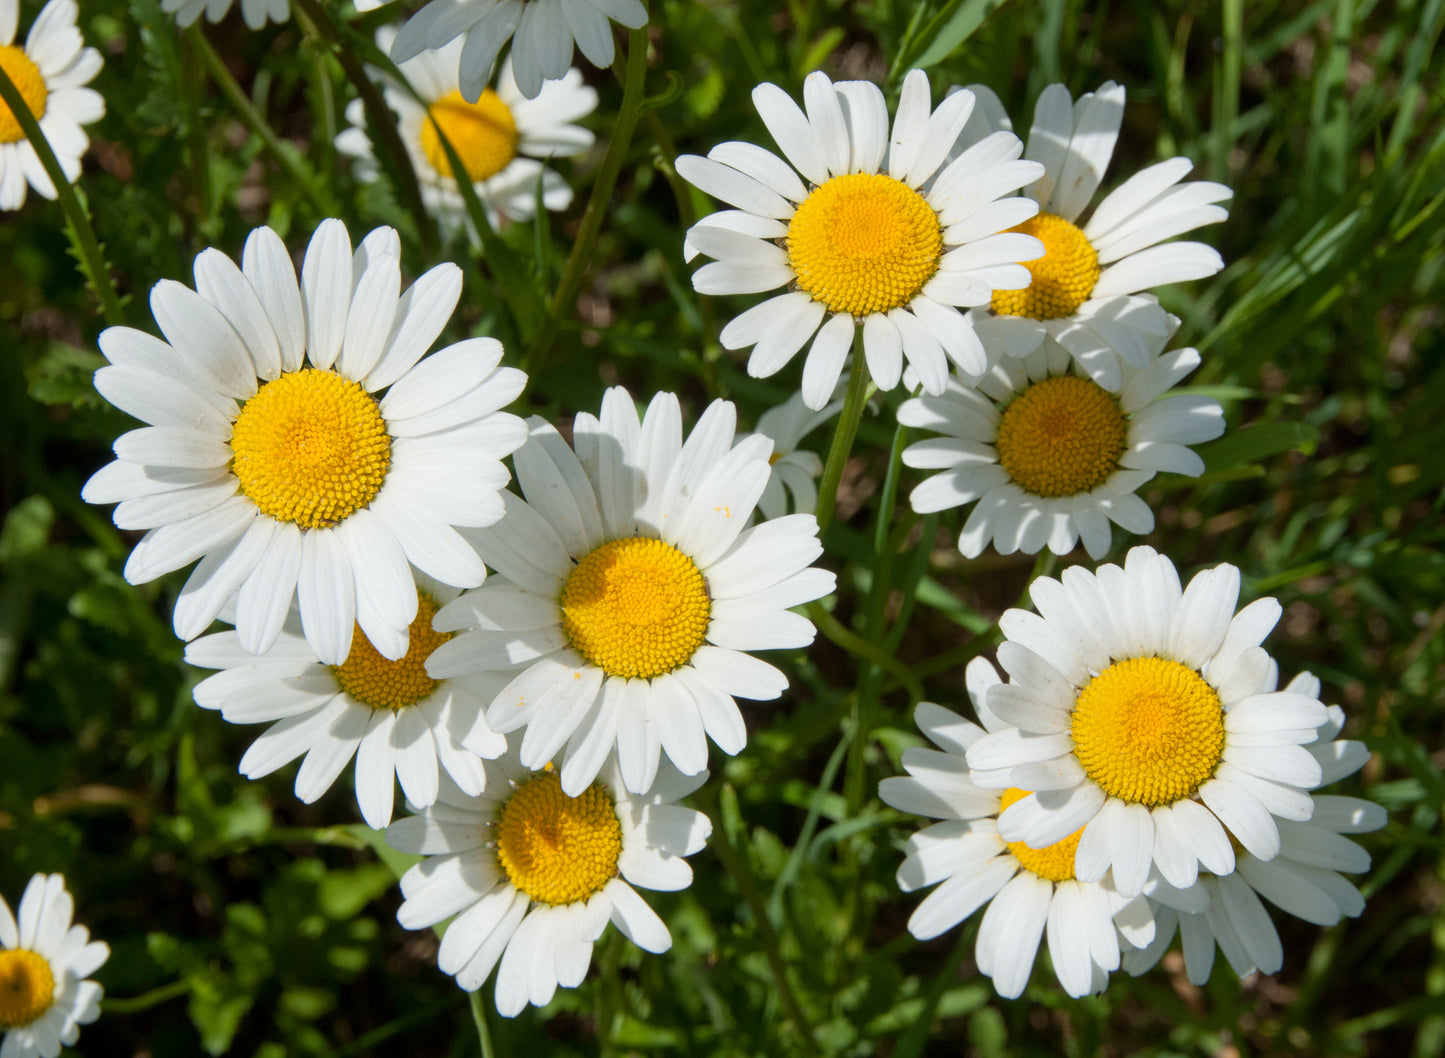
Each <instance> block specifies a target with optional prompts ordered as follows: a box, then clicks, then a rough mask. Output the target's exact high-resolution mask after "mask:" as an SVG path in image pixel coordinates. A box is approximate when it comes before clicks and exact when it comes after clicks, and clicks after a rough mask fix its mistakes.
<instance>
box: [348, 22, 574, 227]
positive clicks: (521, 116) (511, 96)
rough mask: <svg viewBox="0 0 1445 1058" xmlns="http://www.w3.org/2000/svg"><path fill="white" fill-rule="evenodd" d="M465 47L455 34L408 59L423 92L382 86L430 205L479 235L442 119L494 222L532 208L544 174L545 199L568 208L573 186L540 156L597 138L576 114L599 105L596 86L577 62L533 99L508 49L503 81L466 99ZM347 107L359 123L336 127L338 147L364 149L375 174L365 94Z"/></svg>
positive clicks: (388, 31) (365, 165) (385, 44)
mask: <svg viewBox="0 0 1445 1058" xmlns="http://www.w3.org/2000/svg"><path fill="white" fill-rule="evenodd" d="M395 35H396V31H395V30H394V29H392V28H391V27H383V28H382V29H381V30H380V31H378V33H377V35H376V42H377V44H378V46H380V47H381V49H382V50H383V51H385V50H387V49H389V48H390V47H391V41H392V38H393V37H394V36H395ZM461 50H462V43H461V41H459V40H456V41H453V42H452V43H450V44H448V45H447V46H446V47H444V48H442V49H441V50H440V51H427V52H423V53H422V54H420V55H418V56H417V57H416V58H414V59H411V60H410V61H408V62H406V63H404V64H403V65H402V67H401V72H402V73H403V74H405V75H406V79H407V81H408V82H409V83H410V85H411V87H412V88H413V89H414V90H415V91H416V93H417V95H419V96H420V97H421V99H422V101H423V102H420V103H419V102H417V99H416V98H415V97H414V96H413V95H412V94H411V93H409V92H407V91H404V90H403V89H402V88H400V87H399V86H397V85H396V84H395V83H394V82H390V81H388V83H387V84H386V87H385V95H386V102H387V105H388V106H389V107H390V108H391V109H392V110H394V111H396V115H397V122H398V126H399V128H400V131H401V139H402V142H403V143H405V144H406V146H407V151H408V152H409V154H410V155H411V164H412V167H413V168H414V169H415V170H416V172H417V176H418V178H419V180H420V183H421V195H422V201H423V202H424V203H425V205H426V208H427V210H428V211H429V212H430V213H431V214H432V215H434V216H435V217H437V219H438V220H439V221H440V222H441V224H442V227H443V229H444V231H445V233H446V234H447V236H448V237H450V236H451V235H452V234H454V233H455V232H456V231H458V230H459V229H461V228H464V227H465V228H466V229H467V230H468V232H469V233H470V234H471V237H472V238H473V239H476V237H477V235H476V232H474V231H471V221H470V219H469V218H468V216H467V208H466V204H465V202H464V201H463V199H462V196H461V192H460V191H458V190H457V181H456V179H455V177H454V175H453V173H452V167H451V162H450V160H449V159H448V158H447V156H446V151H445V149H444V148H443V147H442V143H441V137H440V136H439V135H438V133H437V130H438V129H440V130H441V131H442V132H443V133H445V134H446V138H447V140H448V141H449V142H450V143H451V145H452V147H453V148H454V149H455V150H456V152H457V154H458V155H459V156H460V158H461V160H462V165H463V166H464V167H465V169H466V172H467V177H468V179H469V180H470V181H471V183H472V186H473V187H474V188H475V189H476V192H477V198H478V199H480V200H481V203H482V205H483V207H484V208H485V209H486V211H487V220H488V222H489V223H490V224H491V225H492V226H493V227H496V226H497V222H498V218H499V217H506V218H507V219H508V220H516V221H521V220H527V219H529V218H530V217H531V216H532V215H533V213H534V212H535V211H536V198H537V181H538V180H539V179H540V180H541V182H542V205H543V206H545V207H546V208H547V209H549V210H560V209H566V208H567V207H568V206H569V205H571V203H572V189H571V188H570V187H569V186H568V185H567V182H566V181H565V180H563V179H562V177H561V175H560V174H558V173H557V172H556V171H555V170H553V169H550V168H548V167H547V166H546V165H544V164H543V162H542V161H539V159H543V160H545V159H548V158H552V157H558V158H565V157H568V156H570V155H574V154H578V153H580V152H581V151H584V150H586V149H587V148H588V147H590V146H592V133H591V132H589V131H588V130H586V129H584V128H582V127H581V126H580V125H574V124H572V122H574V121H576V120H577V119H578V118H581V117H583V116H585V115H587V114H590V113H592V111H594V110H596V109H597V92H596V91H595V90H594V89H592V88H589V87H588V86H587V85H584V84H583V83H582V74H581V73H580V72H578V71H577V70H568V71H567V72H566V74H565V75H564V76H563V77H562V78H561V80H557V81H548V82H547V83H546V84H545V85H543V86H542V90H541V92H540V93H538V94H537V97H536V98H535V99H527V98H526V97H524V96H523V95H522V93H521V92H520V91H519V90H518V89H517V83H516V81H514V80H513V79H512V62H511V59H510V58H509V59H506V60H504V61H503V62H502V69H501V72H500V73H499V74H498V75H497V87H496V89H495V90H493V89H491V88H487V89H484V90H483V92H482V94H481V97H480V98H479V99H478V100H477V101H476V102H475V103H468V102H467V101H466V100H465V99H463V98H462V95H461V92H460V91H458V89H457V84H458V79H457V78H458V73H457V64H458V62H459V61H460V58H461ZM346 117H347V120H349V121H350V122H351V125H352V127H351V128H348V129H346V130H345V131H343V132H342V133H341V134H340V135H339V136H337V137H336V147H337V149H338V150H339V151H341V152H342V153H343V154H347V155H350V156H352V157H354V158H357V159H360V164H359V165H358V166H357V175H358V176H359V177H360V178H361V179H362V180H367V181H370V180H375V179H376V178H377V166H376V160H375V157H374V155H373V154H372V149H371V141H370V140H369V139H368V138H367V135H366V113H365V107H364V106H363V105H362V103H361V100H359V99H354V100H352V101H351V103H350V104H348V105H347V108H346Z"/></svg>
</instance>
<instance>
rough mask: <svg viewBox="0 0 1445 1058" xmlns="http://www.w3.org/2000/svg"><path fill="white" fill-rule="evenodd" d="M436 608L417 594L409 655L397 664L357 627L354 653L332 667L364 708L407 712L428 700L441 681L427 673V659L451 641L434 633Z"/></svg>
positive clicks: (424, 596) (447, 634) (352, 645)
mask: <svg viewBox="0 0 1445 1058" xmlns="http://www.w3.org/2000/svg"><path fill="white" fill-rule="evenodd" d="M436 612H437V605H436V603H434V602H432V600H431V599H430V598H428V597H427V596H426V595H424V594H421V593H418V595H417V604H416V620H414V621H412V623H411V627H410V629H409V633H410V637H411V638H410V639H409V640H408V642H407V649H406V656H405V657H404V658H401V659H400V660H398V661H392V660H390V659H388V658H384V657H382V656H381V654H380V653H379V652H378V651H377V649H376V647H374V646H372V645H371V640H369V639H367V638H366V635H365V634H364V633H363V632H362V631H361V626H360V625H357V626H356V630H355V632H353V633H352V636H351V653H350V654H348V655H346V660H345V661H344V662H342V663H341V664H340V665H333V666H332V667H331V671H332V672H333V673H335V674H336V682H337V684H338V685H339V686H340V687H341V689H342V690H343V691H345V692H346V693H347V694H349V695H350V696H351V697H352V698H354V699H356V700H357V701H358V702H360V703H361V704H362V705H369V706H370V707H371V708H373V709H391V710H396V709H405V708H406V707H407V706H408V705H415V704H416V703H417V702H422V701H425V700H426V699H427V698H429V697H431V693H432V691H434V690H436V685H437V684H438V683H439V682H440V681H439V680H434V679H432V678H431V677H430V676H428V675H427V674H426V659H427V658H429V657H431V655H432V651H434V650H436V648H437V647H439V646H441V645H442V644H443V643H445V642H446V641H447V640H448V639H450V638H451V633H449V632H436V631H433V630H432V626H431V620H432V618H433V617H435V616H436Z"/></svg>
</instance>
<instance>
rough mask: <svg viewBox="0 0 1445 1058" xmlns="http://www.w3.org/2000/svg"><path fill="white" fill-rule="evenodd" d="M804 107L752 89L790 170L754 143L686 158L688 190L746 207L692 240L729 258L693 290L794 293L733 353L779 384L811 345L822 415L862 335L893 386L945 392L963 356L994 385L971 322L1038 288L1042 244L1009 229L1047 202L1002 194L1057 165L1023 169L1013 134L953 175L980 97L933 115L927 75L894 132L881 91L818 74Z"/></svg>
mask: <svg viewBox="0 0 1445 1058" xmlns="http://www.w3.org/2000/svg"><path fill="white" fill-rule="evenodd" d="M803 101H804V104H805V105H806V107H807V113H806V114H805V113H804V112H803V110H800V109H799V108H798V105H797V104H796V103H794V102H793V100H792V99H791V98H789V97H788V95H787V94H786V93H785V92H784V91H783V90H782V89H781V88H779V87H777V86H776V85H773V84H760V85H758V86H757V87H756V88H755V89H753V105H754V106H756V107H757V110H758V114H759V116H761V117H762V119H763V123H764V124H765V125H767V127H768V131H769V132H770V133H772V136H773V139H774V140H775V141H776V142H777V144H778V146H779V147H780V148H781V149H782V152H783V154H784V155H786V157H787V159H788V161H787V162H784V161H783V160H782V159H781V158H779V157H778V156H777V155H775V154H773V153H772V152H771V151H768V150H765V149H763V148H762V147H758V146H756V145H755V144H751V143H723V144H719V145H718V146H716V147H714V148H713V149H712V151H711V152H709V154H708V156H707V157H706V158H700V157H698V156H696V155H683V156H682V157H680V158H678V160H677V171H678V173H679V174H681V175H682V176H683V177H684V178H685V179H687V180H688V181H690V182H691V183H693V184H695V185H696V186H697V187H699V188H701V189H702V190H703V191H706V192H707V193H708V194H710V195H712V196H713V197H714V198H719V199H721V200H722V201H724V202H726V203H728V204H729V205H732V206H736V207H737V208H736V209H732V210H724V211H722V212H719V213H714V214H712V215H711V216H708V217H705V218H703V220H702V221H701V222H699V223H698V224H697V225H695V226H694V227H693V228H692V229H691V230H690V231H689V232H688V234H687V242H686V245H685V246H684V252H685V253H686V255H687V257H688V259H689V260H691V259H692V257H693V256H694V255H695V254H697V253H704V254H707V255H708V256H709V257H714V258H716V261H714V262H713V263H712V264H708V265H704V266H703V267H702V268H700V269H698V271H697V273H696V274H695V275H694V276H693V281H692V282H693V287H694V288H696V289H697V290H698V291H700V292H701V293H704V294H756V293H761V292H762V291H765V290H774V289H776V288H777V287H781V286H787V287H788V291H787V292H786V293H784V294H780V295H778V296H776V297H773V298H770V299H769V300H767V301H764V302H763V303H762V304H760V305H755V306H753V307H752V308H750V309H748V310H747V311H746V312H744V313H743V314H742V315H740V316H738V317H736V318H735V319H733V320H732V321H731V322H729V323H728V324H727V326H726V327H724V328H723V330H722V334H721V336H720V337H721V341H722V344H723V346H724V347H725V348H728V349H743V348H746V347H748V346H752V347H753V351H752V355H751V356H750V357H749V358H748V373H749V374H751V375H753V376H754V377H757V378H765V377H767V376H768V375H772V374H774V373H775V372H777V371H778V370H780V369H781V368H782V367H783V365H785V364H786V363H787V362H788V361H789V360H791V359H792V358H793V356H794V355H795V354H796V353H797V352H798V350H799V349H801V348H802V347H803V346H804V345H805V344H807V343H808V341H809V339H812V345H811V347H810V348H809V350H808V355H807V358H806V361H805V363H804V366H803V384H802V392H803V399H804V401H806V402H807V404H808V407H810V408H821V407H822V406H823V405H824V404H826V403H827V402H828V400H829V398H830V397H831V395H832V393H833V388H834V386H835V384H836V383H837V381H838V376H839V374H840V373H841V371H842V368H843V363H844V361H845V360H846V359H847V356H848V350H849V348H850V347H851V346H852V342H853V334H854V330H855V328H856V327H858V326H861V327H862V328H863V350H864V355H865V357H866V358H867V363H868V371H869V373H870V374H871V375H872V377H873V381H874V382H875V383H877V385H878V388H879V389H885V390H886V389H892V388H893V387H894V386H896V385H897V384H898V381H899V377H900V376H901V374H902V372H903V363H904V359H905V358H906V359H907V361H908V363H909V365H910V366H911V367H912V368H913V369H914V371H915V372H916V373H917V376H918V380H919V381H920V382H921V383H922V385H923V387H924V389H926V390H927V391H928V392H930V393H942V392H943V389H944V385H945V383H946V381H947V378H948V360H949V359H952V360H953V361H954V362H955V363H956V364H958V365H959V367H961V368H962V369H963V370H965V371H967V372H970V373H972V374H982V372H983V371H984V369H985V367H986V366H987V358H986V354H985V352H984V347H983V345H982V344H981V343H980V342H979V339H978V336H977V335H976V334H974V332H973V327H972V326H971V325H970V324H969V323H968V321H967V319H966V318H965V316H964V315H963V314H962V313H961V312H959V311H958V309H959V307H965V308H966V307H969V306H974V305H986V304H988V301H989V298H990V297H992V296H993V293H994V291H995V290H1000V289H1003V290H1011V289H1015V288H1018V287H1023V286H1026V285H1027V284H1028V280H1029V272H1028V269H1027V268H1025V267H1024V266H1023V265H1021V264H1019V263H1018V262H1019V261H1023V260H1027V259H1029V258H1032V257H1037V256H1038V255H1039V254H1040V253H1041V252H1042V251H1043V244H1042V243H1040V242H1039V241H1037V240H1036V239H1034V238H1033V237H1032V236H1029V235H1020V234H1018V233H1016V232H1009V231H1007V230H1006V229H1008V228H1012V227H1013V226H1014V225H1016V224H1019V223H1020V222H1022V221H1024V220H1026V219H1028V218H1029V217H1030V216H1032V215H1033V214H1034V213H1035V212H1036V211H1037V209H1038V205H1037V203H1035V202H1033V200H1031V199H1026V198H1020V197H1018V196H1016V195H1014V196H1010V197H1008V198H1000V197H999V196H1001V195H1009V193H1010V192H1012V191H1013V190H1015V189H1016V188H1018V187H1020V186H1021V185H1023V184H1025V183H1027V182H1029V181H1030V180H1036V179H1037V178H1038V177H1039V176H1041V175H1042V174H1043V171H1044V169H1043V166H1041V165H1039V164H1038V163H1037V162H1028V161H1019V160H1018V158H1019V154H1020V153H1021V152H1022V150H1023V144H1022V143H1020V142H1019V140H1018V138H1017V137H1016V136H1014V135H1013V134H1012V133H1007V132H1000V133H999V134H997V135H995V136H990V137H988V138H987V139H984V140H982V141H981V142H979V143H977V144H975V145H974V146H973V147H972V148H970V149H969V150H967V151H965V152H964V153H963V154H962V155H960V156H959V157H958V158H956V159H955V160H954V161H952V162H951V163H949V164H947V165H945V164H944V162H945V156H946V155H947V153H948V148H949V147H951V146H952V145H953V143H954V141H955V140H956V139H957V137H958V135H959V133H960V132H961V131H962V130H963V128H964V123H965V122H966V121H967V120H968V117H969V114H970V112H971V111H972V109H973V95H972V93H969V92H958V93H956V94H954V95H952V96H950V97H949V98H948V99H945V100H944V101H943V102H942V103H941V104H939V106H938V109H937V110H934V109H932V106H931V104H930V101H929V89H928V77H927V75H925V74H924V73H923V72H922V71H920V70H912V71H910V72H909V74H908V76H907V77H906V78H905V79H904V81H903V93H902V96H901V98H900V99H899V102H898V112H897V115H896V116H895V118H894V121H893V130H892V134H891V135H890V133H889V128H888V107H887V104H885V103H884V101H883V93H882V92H881V91H880V90H879V88H878V86H877V85H875V84H872V83H870V82H867V81H843V82H839V83H838V84H836V85H835V84H833V83H832V82H831V81H829V80H828V76H827V75H826V74H824V73H821V72H817V71H815V72H813V73H810V74H809V75H808V77H807V79H806V80H805V81H804V82H803ZM789 163H791V165H790V164H789ZM795 170H796V171H795ZM800 174H801V175H800ZM805 181H806V183H805ZM815 334H816V335H817V337H816V338H815V337H814V335H815ZM945 354H946V355H945Z"/></svg>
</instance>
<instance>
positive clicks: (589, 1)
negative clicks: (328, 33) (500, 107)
mask: <svg viewBox="0 0 1445 1058" xmlns="http://www.w3.org/2000/svg"><path fill="white" fill-rule="evenodd" d="M367 6H368V7H375V6H377V5H376V4H375V3H369V4H368V5H367ZM363 10H365V8H363ZM613 22H617V23H619V24H621V25H623V26H626V27H627V28H628V29H638V28H640V27H641V26H643V25H645V24H646V22H647V8H645V7H643V6H642V4H640V3H639V2H638V0H432V2H431V3H429V4H427V5H426V6H425V7H424V8H422V9H421V10H420V11H418V12H417V13H416V14H414V15H412V16H411V18H410V19H408V20H407V23H406V25H404V26H403V27H402V28H401V32H400V33H398V34H397V36H396V41H395V42H394V43H393V44H392V46H391V58H392V60H393V61H394V62H398V63H402V62H406V61H407V60H408V59H412V58H414V57H416V56H417V55H420V54H421V53H422V52H423V51H425V50H427V49H428V48H433V49H435V48H441V47H445V46H446V44H447V43H448V42H450V41H453V40H456V39H457V38H459V37H464V38H465V40H464V42H463V44H462V48H461V93H462V98H464V99H465V100H466V101H467V102H469V103H475V102H476V101H477V99H478V97H480V96H481V94H482V89H483V88H485V87H486V84H487V79H488V78H490V77H491V76H492V64H493V63H494V62H496V61H497V55H498V54H499V53H500V52H501V50H502V46H503V45H505V44H506V43H507V41H509V40H510V41H511V42H512V50H511V52H510V55H511V57H512V69H513V71H514V73H515V75H516V78H517V87H518V88H519V89H521V92H522V95H524V96H526V97H527V98H528V99H534V98H536V96H537V93H538V92H540V91H541V90H542V82H543V81H544V80H555V79H556V78H558V77H561V76H562V75H563V74H565V73H566V72H567V67H569V66H570V65H572V50H573V43H574V42H575V43H576V46H577V47H578V48H580V49H582V54H583V55H585V56H587V61H588V62H590V63H591V64H592V65H593V66H598V67H601V68H602V69H606V68H607V67H609V66H611V65H612V58H613V56H614V54H616V53H615V50H614V48H613V44H612V23H613Z"/></svg>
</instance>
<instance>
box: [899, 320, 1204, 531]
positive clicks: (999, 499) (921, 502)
mask: <svg viewBox="0 0 1445 1058" xmlns="http://www.w3.org/2000/svg"><path fill="white" fill-rule="evenodd" d="M1169 321H1170V325H1169V328H1168V330H1167V332H1166V334H1165V335H1164V338H1167V337H1168V335H1169V334H1172V333H1173V332H1174V329H1175V328H1176V327H1177V326H1178V324H1179V321H1178V320H1177V319H1175V318H1174V317H1173V316H1170V317H1169ZM1162 346H1163V341H1162V340H1161V341H1160V342H1159V343H1158V344H1157V345H1155V346H1154V347H1153V348H1152V349H1151V350H1150V352H1149V358H1148V362H1147V363H1146V364H1145V366H1143V367H1135V366H1134V365H1133V364H1132V363H1130V362H1127V361H1126V362H1124V363H1123V364H1122V371H1121V372H1116V374H1118V381H1117V383H1116V384H1100V383H1099V382H1097V381H1095V380H1093V379H1090V378H1087V377H1083V376H1082V374H1081V373H1079V372H1077V371H1076V370H1075V364H1076V361H1075V360H1074V359H1073V358H1072V357H1071V356H1070V354H1069V352H1068V350H1066V349H1065V348H1064V347H1063V346H1061V345H1059V344H1058V343H1057V342H1055V341H1054V340H1053V339H1052V338H1045V339H1044V341H1043V343H1042V344H1041V345H1040V346H1039V347H1038V348H1037V349H1035V350H1034V351H1033V352H1032V353H1030V354H1029V355H1028V356H1026V357H1002V358H1000V359H999V361H998V362H997V363H995V364H994V366H993V368H992V369H991V370H990V371H989V373H988V374H987V375H985V376H983V378H981V379H978V380H968V379H962V378H954V379H951V380H950V381H949V385H948V389H947V390H946V391H945V392H944V393H942V394H941V395H939V396H936V397H935V396H928V395H924V396H922V397H917V398H915V399H913V400H909V401H905V402H904V403H903V405H902V406H901V407H900V408H899V409H898V421H899V422H900V423H901V424H903V425H904V426H913V427H918V428H920V429H924V430H933V431H936V432H938V433H941V434H942V435H943V436H941V437H934V438H929V439H926V440H923V441H919V442H917V443H915V444H912V445H909V446H908V448H906V449H904V451H903V462H904V464H905V465H907V466H910V467H919V468H922V469H927V470H941V471H942V473H939V474H935V475H933V476H932V477H930V478H928V479H927V480H926V481H924V482H923V483H922V484H921V485H919V486H918V487H917V488H915V489H914V490H913V493H912V496H911V502H912V504H913V509H914V510H915V511H919V512H920V513H924V512H929V511H941V510H945V509H947V508H950V507H959V506H963V505H965V504H969V503H976V505H975V506H974V508H973V511H972V513H971V514H970V515H969V517H968V521H967V522H966V523H965V524H964V527H963V531H962V532H961V533H960V534H959V537H958V549H959V551H961V552H963V554H964V555H966V556H967V557H969V558H977V557H978V556H979V555H980V554H981V553H982V552H983V550H984V548H986V547H988V545H989V544H993V546H994V547H995V548H997V549H998V551H999V552H1000V553H1001V554H1005V555H1007V554H1012V553H1013V552H1014V551H1022V552H1023V553H1024V554H1027V555H1032V554H1035V553H1037V552H1038V551H1039V550H1040V549H1041V548H1043V547H1044V546H1045V545H1048V548H1049V550H1051V551H1053V552H1054V554H1056V555H1064V554H1067V553H1068V552H1070V551H1072V550H1073V548H1074V544H1075V542H1076V541H1078V540H1079V539H1080V538H1081V537H1082V539H1083V542H1084V547H1085V549H1086V550H1087V551H1088V552H1089V555H1090V557H1092V558H1095V559H1098V558H1102V557H1103V556H1104V554H1105V552H1107V551H1108V550H1109V544H1110V531H1109V523H1110V522H1115V523H1117V524H1118V525H1120V526H1121V527H1123V528H1124V529H1125V530H1127V531H1129V532H1131V533H1147V532H1149V531H1150V530H1152V529H1153V528H1154V513H1153V512H1152V511H1151V510H1150V509H1149V506H1148V504H1146V503H1145V502H1144V501H1143V500H1141V499H1140V498H1139V497H1138V496H1136V495H1135V492H1136V490H1137V489H1138V488H1139V487H1140V486H1141V485H1143V484H1144V483H1145V482H1147V481H1149V480H1150V479H1151V478H1153V477H1154V475H1155V474H1156V473H1157V472H1159V471H1161V470H1163V471H1173V472H1174V473H1176V474H1188V475H1190V476H1192V477H1197V476H1199V475H1200V474H1202V473H1203V472H1204V460H1202V459H1200V458H1199V456H1198V455H1197V454H1196V453H1195V452H1194V451H1193V450H1192V449H1190V448H1188V447H1187V446H1188V445H1191V444H1198V443H1199V442H1201V441H1209V440H1213V439H1214V438H1216V437H1218V436H1219V435H1220V434H1222V433H1223V432H1224V409H1223V408H1221V407H1220V406H1219V402H1218V401H1216V400H1214V399H1213V398H1212V397H1204V396H1196V395H1185V394H1173V395H1171V394H1170V393H1169V392H1168V390H1169V388H1170V387H1171V386H1173V385H1174V384H1175V383H1176V382H1178V381H1179V380H1180V379H1182V378H1183V377H1184V376H1185V375H1187V374H1189V372H1191V371H1193V370H1194V369H1195V368H1196V367H1198V366H1199V354H1198V353H1197V352H1195V351H1194V350H1193V349H1176V350H1174V351H1173V352H1171V353H1162V351H1161V350H1162Z"/></svg>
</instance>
